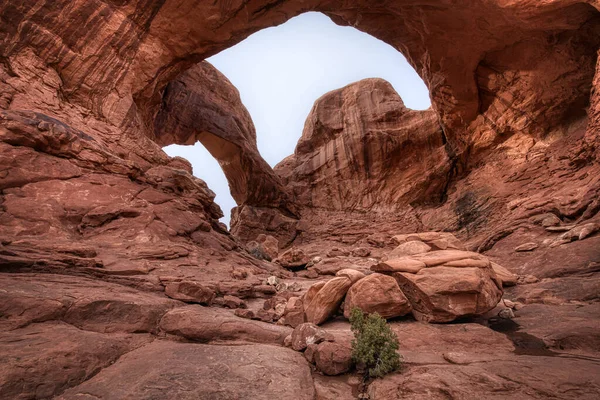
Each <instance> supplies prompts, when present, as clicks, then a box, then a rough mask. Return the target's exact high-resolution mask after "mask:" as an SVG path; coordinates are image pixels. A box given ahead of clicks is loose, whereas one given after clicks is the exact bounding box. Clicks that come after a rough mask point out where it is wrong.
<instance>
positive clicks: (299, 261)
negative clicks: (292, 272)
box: [277, 248, 310, 269]
mask: <svg viewBox="0 0 600 400" xmlns="http://www.w3.org/2000/svg"><path fill="white" fill-rule="evenodd" d="M309 261H310V257H309V256H308V255H306V254H304V251H302V250H301V249H296V248H291V249H289V250H288V251H286V252H284V253H283V254H281V256H279V258H278V259H277V263H279V265H281V266H282V267H283V268H288V269H296V268H303V267H305V266H306V264H308V262H309Z"/></svg>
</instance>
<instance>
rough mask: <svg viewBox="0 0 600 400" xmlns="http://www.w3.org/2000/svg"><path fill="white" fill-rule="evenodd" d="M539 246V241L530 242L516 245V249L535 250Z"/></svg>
mask: <svg viewBox="0 0 600 400" xmlns="http://www.w3.org/2000/svg"><path fill="white" fill-rule="evenodd" d="M537 248H538V244H537V243H533V242H530V243H523V244H522V245H519V246H517V247H515V251H533V250H535V249H537Z"/></svg>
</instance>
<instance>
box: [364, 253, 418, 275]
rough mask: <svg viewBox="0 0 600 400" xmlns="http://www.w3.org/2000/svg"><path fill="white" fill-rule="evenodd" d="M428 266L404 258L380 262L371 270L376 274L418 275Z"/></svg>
mask: <svg viewBox="0 0 600 400" xmlns="http://www.w3.org/2000/svg"><path fill="white" fill-rule="evenodd" d="M426 266H427V265H425V263H424V262H422V261H419V260H415V259H413V258H410V257H402V258H394V259H391V260H387V261H383V262H380V263H379V264H376V265H373V266H372V267H371V270H372V271H375V272H410V273H413V274H416V273H417V272H419V271H420V270H421V269H423V268H425V267H426Z"/></svg>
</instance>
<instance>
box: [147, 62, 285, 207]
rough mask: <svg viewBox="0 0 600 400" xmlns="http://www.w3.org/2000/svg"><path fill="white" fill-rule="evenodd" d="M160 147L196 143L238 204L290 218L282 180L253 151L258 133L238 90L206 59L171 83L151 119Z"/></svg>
mask: <svg viewBox="0 0 600 400" xmlns="http://www.w3.org/2000/svg"><path fill="white" fill-rule="evenodd" d="M154 140H155V141H156V142H157V143H158V144H160V145H161V146H166V145H169V144H188V145H191V144H194V143H195V142H200V143H202V144H203V145H204V147H206V148H207V150H208V151H209V152H210V153H211V154H212V156H213V157H215V159H216V160H217V161H218V162H219V164H220V165H221V168H222V169H223V172H224V173H225V176H226V177H227V180H228V182H229V187H230V190H231V195H232V197H233V198H234V199H235V201H236V203H237V204H238V205H247V206H255V207H272V208H275V209H277V208H280V209H282V210H283V211H284V212H286V213H287V214H288V215H294V214H293V211H290V210H295V207H294V206H293V204H291V202H290V201H289V199H288V195H287V193H286V191H285V189H284V188H283V186H282V184H281V181H280V179H279V177H278V176H277V175H275V173H274V172H273V170H272V169H271V167H270V166H269V164H267V162H266V161H265V160H264V159H263V158H262V157H261V155H260V154H259V152H258V148H257V147H256V131H255V129H254V124H253V123H252V118H251V117H250V114H249V113H248V111H247V110H246V108H245V107H244V105H243V104H242V101H241V99H240V95H239V93H238V91H237V89H236V88H235V87H234V86H233V85H232V84H231V83H230V82H229V81H228V80H227V78H226V77H225V76H223V75H222V74H221V73H220V72H219V71H217V70H216V69H215V68H214V67H213V66H212V65H210V64H209V63H208V62H206V61H204V62H202V63H200V64H196V65H194V66H192V67H191V68H190V69H188V70H187V71H185V72H184V73H183V74H181V75H180V76H179V77H178V78H177V79H175V80H173V81H171V82H170V83H169V84H168V85H167V87H166V88H165V90H164V93H163V95H162V101H161V104H160V109H159V111H158V113H157V114H156V117H155V118H154Z"/></svg>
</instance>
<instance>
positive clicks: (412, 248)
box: [387, 240, 431, 258]
mask: <svg viewBox="0 0 600 400" xmlns="http://www.w3.org/2000/svg"><path fill="white" fill-rule="evenodd" d="M430 250H431V246H429V245H427V244H425V243H424V242H421V241H420V240H411V241H410V242H405V243H402V244H401V245H399V246H398V247H396V248H395V249H394V250H392V251H391V253H389V254H388V255H387V257H388V258H399V257H404V256H412V255H414V254H421V253H427V252H428V251H430Z"/></svg>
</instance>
